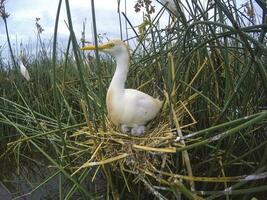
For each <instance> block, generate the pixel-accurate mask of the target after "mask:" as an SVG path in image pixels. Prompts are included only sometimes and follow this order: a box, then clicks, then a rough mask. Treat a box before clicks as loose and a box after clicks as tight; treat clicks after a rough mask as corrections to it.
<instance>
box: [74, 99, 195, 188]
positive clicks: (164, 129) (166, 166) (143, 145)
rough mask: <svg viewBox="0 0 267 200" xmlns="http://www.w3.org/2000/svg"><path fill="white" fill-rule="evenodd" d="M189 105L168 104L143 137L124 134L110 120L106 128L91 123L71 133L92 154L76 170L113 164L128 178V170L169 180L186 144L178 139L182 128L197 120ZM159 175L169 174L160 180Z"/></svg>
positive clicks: (115, 169) (165, 181) (184, 103)
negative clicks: (174, 160)
mask: <svg viewBox="0 0 267 200" xmlns="http://www.w3.org/2000/svg"><path fill="white" fill-rule="evenodd" d="M187 106H189V105H188V102H181V101H180V102H178V103H177V104H176V105H173V106H170V105H169V104H168V105H166V103H165V105H164V106H163V111H162V112H161V115H160V116H158V117H157V118H156V119H155V120H153V122H151V123H150V124H149V125H148V126H149V127H148V132H147V133H146V134H145V135H144V136H142V137H135V136H131V135H127V134H122V133H120V132H119V131H118V130H117V129H116V127H114V126H113V125H112V124H111V122H110V121H109V120H108V119H106V130H105V131H104V130H98V131H97V132H96V131H94V129H93V128H92V126H91V124H90V122H88V126H87V127H83V128H82V129H80V130H78V131H76V132H74V133H73V134H72V136H71V137H73V138H74V141H75V142H76V144H77V145H79V146H83V147H85V148H86V149H87V150H89V155H90V157H89V159H88V160H87V161H86V162H84V163H83V164H81V165H80V166H79V167H76V171H75V172H74V173H77V172H78V171H80V170H81V169H83V168H87V167H93V166H96V167H97V169H100V167H101V166H103V165H109V167H111V169H112V170H113V171H117V172H119V173H121V175H122V177H125V174H124V173H125V172H127V173H130V174H134V175H138V174H139V175H140V174H143V175H145V176H149V177H151V178H153V179H156V181H158V182H161V183H167V182H168V181H169V178H171V174H172V169H173V166H172V163H173V161H172V158H173V155H174V154H175V153H176V150H177V148H179V147H181V146H183V143H181V141H179V142H176V138H177V137H179V136H181V135H179V134H182V132H183V131H181V130H183V129H184V128H186V127H188V126H191V125H193V124H194V123H195V120H194V118H193V116H192V115H191V113H190V112H189V110H188V108H187ZM169 109H170V110H171V113H172V114H171V115H170V114H169V113H170V110H169ZM182 123H183V124H182ZM171 127H173V128H171ZM179 130H180V131H179ZM97 171H98V170H96V173H97ZM159 174H161V175H163V174H164V175H166V176H165V178H162V177H163V176H161V178H160V179H159V178H158V177H159V176H158V175H159ZM125 181H126V179H125ZM126 185H127V181H126Z"/></svg>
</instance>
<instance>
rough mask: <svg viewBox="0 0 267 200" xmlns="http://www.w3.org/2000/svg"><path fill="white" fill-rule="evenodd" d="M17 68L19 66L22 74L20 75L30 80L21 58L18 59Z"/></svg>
mask: <svg viewBox="0 0 267 200" xmlns="http://www.w3.org/2000/svg"><path fill="white" fill-rule="evenodd" d="M19 68H20V73H21V74H22V76H23V77H24V78H25V79H26V80H27V81H29V80H30V75H29V72H28V70H27V68H26V67H25V66H24V64H23V62H22V60H19Z"/></svg>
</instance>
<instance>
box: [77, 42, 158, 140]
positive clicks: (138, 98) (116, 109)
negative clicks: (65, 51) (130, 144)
mask: <svg viewBox="0 0 267 200" xmlns="http://www.w3.org/2000/svg"><path fill="white" fill-rule="evenodd" d="M95 49H96V47H95V46H86V47H83V48H81V50H95ZM98 49H99V50H100V51H103V52H105V53H108V54H110V55H111V56H113V57H114V58H115V60H116V63H117V66H116V70H115V73H114V75H113V78H112V80H111V83H110V86H109V88H108V91H107V96H106V105H107V110H108V116H109V118H110V120H111V121H112V122H113V123H114V124H115V125H117V126H121V130H122V132H123V133H131V134H132V135H135V136H140V135H142V134H144V133H145V125H146V123H147V122H148V121H150V120H152V119H153V118H155V117H156V115H157V114H158V113H159V111H160V109H161V106H162V101H160V100H159V99H155V98H153V97H151V96H150V95H148V94H145V93H143V92H141V91H138V90H135V89H125V81H126V78H127V73H128V69H129V59H130V52H129V48H128V46H127V45H126V44H125V43H124V42H122V41H121V40H112V41H109V42H107V43H105V44H102V45H99V46H98Z"/></svg>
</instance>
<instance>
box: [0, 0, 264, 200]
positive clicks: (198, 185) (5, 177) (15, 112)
mask: <svg viewBox="0 0 267 200" xmlns="http://www.w3.org/2000/svg"><path fill="white" fill-rule="evenodd" d="M141 2H143V1H141ZM141 2H140V1H139V3H140V5H141V8H142V4H141ZM257 2H258V1H257ZM61 3H62V1H59V6H58V10H57V13H55V16H56V17H55V32H54V40H53V44H52V46H53V48H52V56H51V57H50V56H49V55H50V54H49V53H45V52H44V55H46V56H45V57H42V59H39V58H38V57H37V58H35V59H30V58H26V60H28V63H27V66H28V67H29V71H30V75H31V81H30V82H27V81H26V80H24V79H23V77H22V76H20V75H19V74H17V73H15V70H14V67H0V70H1V71H0V83H1V88H0V92H1V97H0V102H1V103H0V122H1V124H0V130H1V133H0V143H1V155H0V159H1V163H5V164H2V165H0V167H1V170H2V171H3V172H5V173H2V174H1V175H0V180H1V183H2V184H4V185H5V186H6V187H7V188H8V189H9V190H10V192H11V193H12V192H13V193H14V192H18V191H17V190H16V188H13V187H12V184H9V182H10V181H12V176H10V175H11V174H15V175H16V176H19V177H21V179H22V180H23V181H24V183H25V184H26V185H27V186H28V187H29V188H31V189H30V190H29V191H27V193H26V194H23V192H18V193H14V194H13V197H20V196H21V195H23V196H31V195H33V194H34V192H36V191H38V190H40V188H42V187H44V186H45V185H46V184H48V183H49V182H51V181H53V180H54V177H58V181H57V185H56V187H58V192H55V196H54V197H53V198H59V199H75V198H81V199H91V198H103V199H112V198H113V199H118V198H121V199H152V198H156V199H237V198H238V199H241V198H242V199H251V198H252V197H257V198H258V199H261V198H265V196H266V189H267V184H266V166H267V165H266V164H267V145H266V137H267V135H266V131H267V130H266V119H267V111H266V104H267V101H266V99H267V73H266V71H267V69H266V52H267V48H266V37H265V34H266V29H267V25H266V19H264V21H261V19H257V18H256V17H257V13H255V9H254V13H253V12H248V11H247V13H245V14H244V13H243V12H241V11H242V10H243V9H244V7H243V8H239V7H237V5H236V2H235V1H234V0H233V1H221V0H215V1H208V3H207V5H206V6H204V5H202V4H201V2H200V1H185V4H187V5H186V6H185V8H183V9H181V8H178V9H177V13H171V16H172V18H170V20H169V24H168V26H165V25H164V26H162V23H161V21H162V20H163V18H164V16H166V14H167V13H169V12H170V10H168V8H167V7H166V5H163V4H162V5H161V6H162V8H161V9H160V10H158V11H155V13H153V10H152V11H151V6H153V3H156V2H153V3H152V4H151V3H150V2H147V1H146V3H147V4H144V5H145V7H144V8H142V10H143V12H144V16H145V19H144V23H143V24H141V25H140V26H139V30H138V29H136V30H135V28H134V26H133V25H132V24H131V19H130V18H129V17H128V16H127V15H126V14H127V10H124V12H123V13H122V16H123V17H124V20H125V22H126V23H127V27H132V29H133V30H132V31H133V32H134V33H135V34H136V37H134V38H124V39H125V40H127V41H128V42H130V43H132V41H134V43H135V44H136V45H135V46H134V45H132V46H131V49H132V51H131V52H132V54H131V64H130V70H129V75H128V79H127V86H129V87H132V88H138V89H140V90H142V91H144V92H146V93H148V94H151V95H153V96H159V97H160V98H162V99H164V101H165V104H164V106H163V109H162V111H161V114H160V116H159V117H158V118H157V119H156V120H155V121H154V122H152V123H151V124H149V126H150V130H149V133H148V135H145V136H144V137H142V138H140V139H138V138H131V137H128V136H123V135H121V134H120V133H118V130H116V128H114V127H113V126H112V125H111V124H110V122H109V121H108V119H107V118H106V108H105V94H106V89H107V88H108V84H109V82H110V80H111V78H112V74H113V73H114V70H115V63H114V61H113V60H112V59H110V58H107V57H106V56H103V55H102V54H98V52H96V54H95V55H96V58H94V57H92V56H91V55H83V54H81V52H80V50H79V44H78V42H77V41H78V40H77V38H76V36H75V33H74V30H73V27H72V17H71V8H70V6H69V1H68V0H65V5H66V8H63V7H62V6H61ZM91 3H92V15H93V16H94V6H93V3H94V1H93V0H92V1H91ZM158 3H159V2H158ZM262 3H263V2H262ZM254 4H256V3H254ZM262 5H265V4H264V3H263V4H261V6H262ZM119 6H120V1H119ZM265 6H266V5H265ZM246 8H247V9H248V8H250V9H251V10H253V9H252V7H251V4H249V2H248V4H246ZM62 9H66V11H67V16H68V27H69V30H70V37H69V44H68V47H67V49H66V51H65V52H64V56H63V57H60V56H59V54H58V51H57V24H58V19H59V15H60V11H61V10H62ZM120 9H121V8H120ZM120 9H119V10H120ZM127 9H132V8H127ZM125 13H126V14H125ZM120 17H121V15H120ZM122 20H123V19H122ZM93 24H94V26H93V27H94V32H93V35H94V36H95V38H94V40H95V44H96V45H97V43H98V42H99V41H98V39H99V38H97V35H98V34H97V21H96V19H95V18H94V17H93ZM127 31H129V30H127ZM43 49H44V48H43V47H42V48H41V50H40V49H39V50H40V51H42V52H43ZM1 59H3V58H1ZM0 63H2V62H0ZM52 97H53V98H52ZM165 134H172V135H174V136H175V137H174V138H172V139H171V140H170V141H169V140H168V141H165V142H166V144H167V147H168V148H163V147H165V146H163V145H166V144H165V143H161V144H160V145H162V146H154V147H153V146H149V147H144V146H141V145H140V144H139V143H138V142H139V141H141V140H144V141H146V140H149V139H150V137H153V135H156V136H157V137H158V138H160V137H162V138H163V137H164V136H165ZM109 135H110V137H109ZM104 136H108V139H103V140H99V138H102V137H104ZM112 137H113V138H112ZM116 137H121V138H120V140H118V141H119V142H118V143H116V145H114V146H110V145H109V144H110V143H108V142H110V141H113V140H114V141H117V139H116ZM91 138H93V139H92V140H91ZM99 141H101V142H99ZM124 141H128V143H127V145H126V146H129V148H130V147H133V148H137V149H138V148H139V151H136V152H137V153H136V155H135V156H136V157H138V156H140V157H138V158H143V157H142V156H147V157H145V161H146V159H149V160H150V159H151V158H152V159H151V160H152V161H151V163H154V162H153V161H155V166H154V168H153V166H151V168H148V169H145V170H143V171H142V166H139V168H135V170H136V171H135V170H133V169H132V168H131V166H132V164H129V163H127V162H128V161H127V160H126V161H125V162H115V161H118V160H121V159H124V157H127V156H128V153H129V152H128V149H119V150H118V148H117V146H118V145H120V144H122V143H123V142H124ZM129 141H130V142H129ZM98 142H99V143H98ZM150 142H151V145H152V144H153V140H151V141H150ZM95 147H96V148H95ZM152 147H153V148H154V149H153V148H152ZM161 147H162V148H161ZM149 148H150V149H152V150H151V152H150V151H149ZM155 148H161V150H162V151H163V150H164V151H166V152H171V154H168V153H166V152H165V153H161V154H155V153H153V151H155ZM140 149H142V150H144V152H145V153H143V151H142V150H140ZM173 149H174V151H173ZM117 150H118V151H121V152H122V154H120V155H119V156H117V157H116V156H114V157H112V158H108V157H105V156H107V152H111V151H114V152H115V151H117ZM138 152H139V153H140V155H138ZM111 154H112V153H111ZM123 156H124V157H123ZM110 159H111V160H110ZM112 159H113V160H112ZM93 161H96V162H93ZM112 161H113V162H112ZM147 161H148V160H147ZM156 161H160V162H161V163H159V166H161V167H160V168H157V167H158V166H157V165H156V164H157V163H156ZM148 162H150V161H148ZM99 163H100V164H99ZM105 163H106V164H105ZM113 163H115V164H113ZM33 164H34V167H33ZM25 167H26V168H28V169H32V170H33V171H37V172H38V169H39V168H40V167H48V168H47V170H46V173H44V176H43V177H41V178H40V179H39V180H38V181H37V183H36V182H34V181H33V180H32V179H31V178H30V177H29V175H28V174H27V173H26V174H25V172H24V173H22V171H23V170H22V169H24V168H25ZM10 169H14V170H10ZM137 169H139V170H137ZM153 169H154V171H152V170H153ZM170 172H171V173H170ZM248 175H250V176H248ZM91 180H94V183H95V184H92V183H91ZM88 185H89V186H88ZM122 185H123V186H122ZM17 189H18V188H17Z"/></svg>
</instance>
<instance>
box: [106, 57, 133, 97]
mask: <svg viewBox="0 0 267 200" xmlns="http://www.w3.org/2000/svg"><path fill="white" fill-rule="evenodd" d="M115 60H116V63H117V66H116V70H115V73H114V75H113V78H112V80H111V83H110V86H109V89H111V88H112V89H115V90H116V91H120V92H124V89H125V81H126V78H127V73H128V68H129V66H128V65H129V54H128V52H123V53H121V54H119V55H117V56H115Z"/></svg>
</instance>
